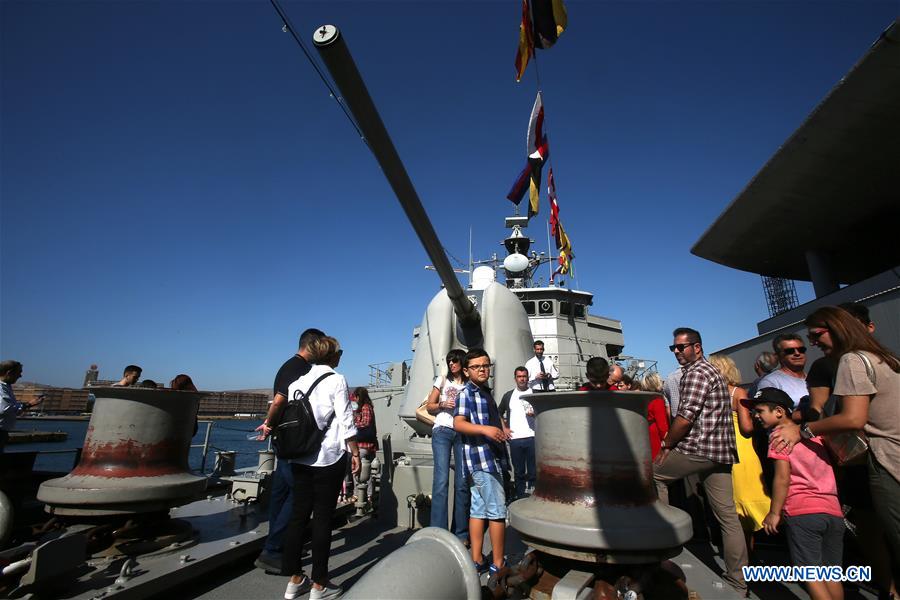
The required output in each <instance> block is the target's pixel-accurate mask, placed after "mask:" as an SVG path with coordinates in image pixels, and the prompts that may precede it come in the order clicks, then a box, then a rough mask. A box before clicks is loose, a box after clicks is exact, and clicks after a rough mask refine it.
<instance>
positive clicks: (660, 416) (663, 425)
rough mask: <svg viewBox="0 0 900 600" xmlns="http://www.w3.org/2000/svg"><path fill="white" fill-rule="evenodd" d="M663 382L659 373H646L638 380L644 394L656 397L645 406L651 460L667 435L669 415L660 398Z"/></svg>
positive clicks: (654, 457)
mask: <svg viewBox="0 0 900 600" xmlns="http://www.w3.org/2000/svg"><path fill="white" fill-rule="evenodd" d="M662 387H663V381H662V378H661V377H660V376H659V373H652V372H651V373H647V374H646V375H644V377H643V379H641V380H640V388H639V389H641V390H643V391H645V392H653V393H655V394H656V397H655V398H653V399H652V400H651V401H650V403H649V404H648V405H647V423H648V424H649V427H650V454H651V456H652V457H653V459H654V460H655V459H656V455H657V454H659V449H660V447H661V445H662V441H663V440H664V439H665V437H666V434H667V433H669V415H668V413H666V402H665V400H663V397H662Z"/></svg>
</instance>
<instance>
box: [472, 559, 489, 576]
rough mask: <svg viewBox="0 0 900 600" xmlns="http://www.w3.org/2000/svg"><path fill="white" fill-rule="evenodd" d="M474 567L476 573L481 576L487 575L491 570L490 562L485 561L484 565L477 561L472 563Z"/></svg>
mask: <svg viewBox="0 0 900 600" xmlns="http://www.w3.org/2000/svg"><path fill="white" fill-rule="evenodd" d="M472 565H473V566H474V567H475V571H476V572H477V573H478V574H479V575H483V574H484V573H487V572H488V569H489V568H490V567H489V566H488V561H484V562H483V563H477V562H475V561H472Z"/></svg>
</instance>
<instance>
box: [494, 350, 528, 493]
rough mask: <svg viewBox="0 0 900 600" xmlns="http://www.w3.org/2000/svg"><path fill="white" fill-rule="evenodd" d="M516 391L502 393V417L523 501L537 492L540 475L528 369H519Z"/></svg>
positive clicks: (518, 488)
mask: <svg viewBox="0 0 900 600" xmlns="http://www.w3.org/2000/svg"><path fill="white" fill-rule="evenodd" d="M515 378H516V389H514V390H510V391H508V392H506V393H505V394H503V399H502V400H500V416H502V417H503V419H504V421H505V422H506V423H507V424H508V426H509V433H510V439H509V454H510V458H512V464H513V471H514V472H515V476H516V497H515V498H513V500H515V499H516V498H523V497H525V496H526V495H527V494H529V493H531V490H533V489H534V478H535V475H536V473H537V470H536V466H535V458H534V408H532V406H531V404H530V403H529V402H528V394H530V393H531V390H530V389H529V388H528V380H529V375H528V369H526V368H525V367H516V371H515Z"/></svg>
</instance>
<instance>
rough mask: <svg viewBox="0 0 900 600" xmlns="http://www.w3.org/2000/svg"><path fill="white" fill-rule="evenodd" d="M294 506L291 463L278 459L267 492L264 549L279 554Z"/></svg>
mask: <svg viewBox="0 0 900 600" xmlns="http://www.w3.org/2000/svg"><path fill="white" fill-rule="evenodd" d="M293 506H294V473H293V472H292V471H291V464H290V463H289V462H288V461H286V460H282V459H278V464H277V466H276V467H275V472H274V473H272V491H271V492H270V493H269V537H267V538H266V545H265V546H264V550H265V551H266V552H274V553H275V554H281V552H282V549H283V547H284V532H285V530H287V526H288V523H289V522H290V520H291V513H292V512H293Z"/></svg>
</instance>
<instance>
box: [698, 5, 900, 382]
mask: <svg viewBox="0 0 900 600" xmlns="http://www.w3.org/2000/svg"><path fill="white" fill-rule="evenodd" d="M897 140H900V20H898V21H895V22H894V23H892V24H891V25H890V26H889V27H888V28H887V29H886V30H885V31H884V32H883V33H882V34H881V36H880V37H879V39H878V40H876V41H875V43H874V44H873V45H872V47H871V48H870V49H869V51H868V52H867V53H866V54H865V55H864V56H863V57H862V59H860V61H859V62H858V63H857V64H856V65H855V66H854V67H853V68H852V69H851V70H850V72H849V73H847V75H846V76H845V77H844V78H843V79H842V80H841V81H840V82H838V84H837V85H836V86H835V87H834V89H832V90H831V92H830V93H829V94H828V95H827V96H826V97H825V99H824V100H822V102H821V103H819V105H818V106H817V107H816V108H815V109H814V110H813V111H812V113H811V114H810V115H809V116H808V117H807V118H806V120H805V121H804V122H803V123H802V124H801V125H800V127H799V128H798V129H797V130H796V131H795V132H794V133H793V134H792V135H791V136H790V137H789V138H788V139H787V141H785V142H784V144H783V145H782V146H781V147H780V148H779V149H778V151H777V152H775V154H774V155H773V156H772V157H771V158H770V159H769V160H768V162H767V163H766V164H765V165H764V166H763V167H762V169H761V170H760V171H759V173H757V174H756V176H754V177H753V179H752V180H751V181H750V183H748V184H747V186H746V187H745V188H744V190H743V191H742V192H741V193H740V194H739V195H738V196H737V198H735V199H734V200H733V201H732V203H731V204H730V205H729V206H728V207H727V208H726V209H725V211H724V212H723V213H722V214H721V215H720V216H719V217H718V218H717V219H716V221H715V222H714V223H713V224H712V225H710V227H709V228H708V229H707V230H706V232H705V233H704V234H703V236H702V237H701V238H700V239H699V240H698V241H697V242H696V244H694V247H693V248H692V249H691V252H692V253H693V254H695V255H697V256H699V257H701V258H705V259H708V260H711V261H713V262H717V263H719V264H722V265H725V266H727V267H731V268H734V269H740V270H742V271H748V272H750V273H757V274H759V275H760V276H762V277H763V278H764V282H765V283H766V288H767V293H768V299H769V300H770V302H769V306H770V312H771V313H772V314H770V316H769V318H767V319H765V320H763V321H760V322H759V323H758V325H757V330H758V332H759V335H758V336H757V337H754V338H752V339H749V340H746V341H743V342H740V343H738V344H735V345H733V346H730V347H728V348H723V349H721V350H719V352H722V353H724V354H727V355H729V356H730V357H731V358H732V359H734V361H735V363H737V366H738V367H739V368H740V370H741V373H743V375H744V378H745V379H748V378H749V379H748V381H745V383H749V382H750V381H752V377H753V372H754V371H753V363H754V361H755V360H756V356H757V355H758V354H759V353H760V352H763V351H771V349H772V347H771V341H772V339H773V338H774V337H775V336H777V335H779V334H781V333H800V334H805V333H806V328H805V327H804V325H803V320H804V319H805V318H806V316H807V315H809V314H810V313H811V312H812V311H814V310H815V309H817V308H819V307H821V306H829V305H837V304H840V303H842V302H860V303H862V304H864V305H865V306H867V307H868V308H869V311H870V314H871V317H872V320H873V321H874V322H875V324H876V331H875V335H876V337H877V338H878V339H879V340H880V341H881V342H882V343H883V344H885V345H886V346H887V347H889V348H890V349H891V350H892V351H893V352H896V353H898V354H900V243H898V241H897V226H898V224H900V170H898V169H897V159H898V156H900V152H898V145H897ZM772 280H776V281H775V283H778V281H777V280H788V281H790V280H797V281H809V282H811V283H812V286H813V289H814V291H815V296H816V297H815V299H814V300H812V301H810V302H807V303H805V304H802V305H799V306H797V305H796V301H795V299H793V298H791V297H790V293H789V291H790V290H789V289H788V290H787V291H788V293H787V294H785V293H784V292H785V288H784V287H783V286H781V285H774V286H773V285H772V283H773V281H772ZM773 300H774V301H773ZM773 307H775V308H776V310H772V308H773ZM819 356H821V352H819V350H818V349H817V348H811V349H810V360H814V359H815V358H818V357H819Z"/></svg>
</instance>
